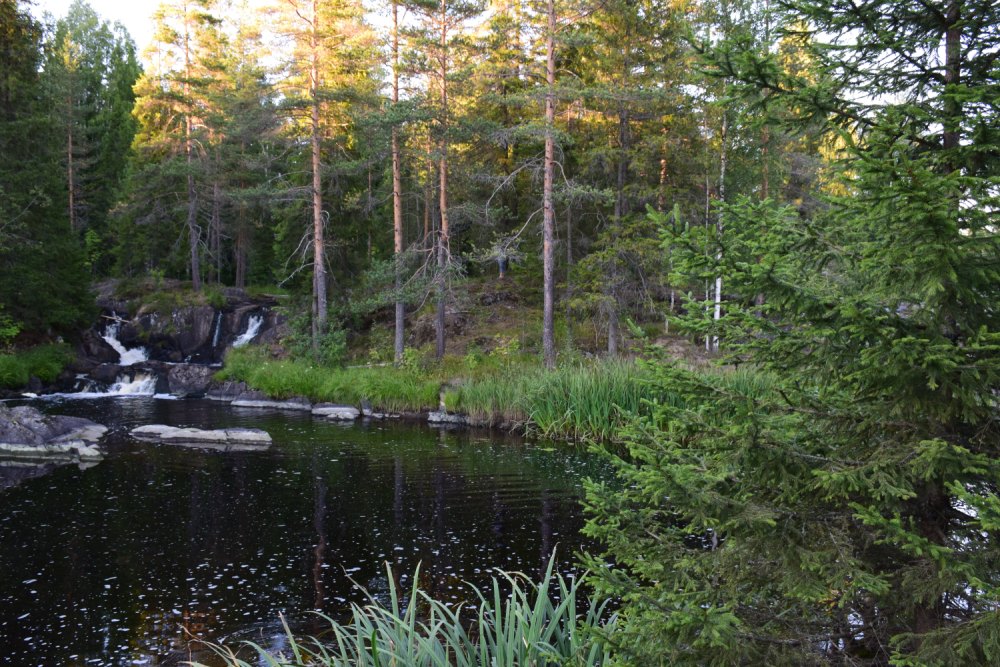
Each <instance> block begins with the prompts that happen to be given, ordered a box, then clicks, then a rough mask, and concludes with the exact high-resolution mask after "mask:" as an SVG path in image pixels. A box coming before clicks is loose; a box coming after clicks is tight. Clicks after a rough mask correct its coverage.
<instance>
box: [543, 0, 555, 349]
mask: <svg viewBox="0 0 1000 667" xmlns="http://www.w3.org/2000/svg"><path fill="white" fill-rule="evenodd" d="M547 14H548V31H547V33H546V36H545V56H546V57H545V84H546V92H545V169H544V176H543V185H542V293H543V299H542V301H543V306H542V357H543V360H544V362H545V367H546V368H555V365H556V344H555V294H556V288H555V244H554V240H553V237H554V229H555V208H554V206H553V202H552V190H553V186H554V181H555V136H554V133H555V120H556V99H555V86H556V5H555V0H548V6H547Z"/></svg>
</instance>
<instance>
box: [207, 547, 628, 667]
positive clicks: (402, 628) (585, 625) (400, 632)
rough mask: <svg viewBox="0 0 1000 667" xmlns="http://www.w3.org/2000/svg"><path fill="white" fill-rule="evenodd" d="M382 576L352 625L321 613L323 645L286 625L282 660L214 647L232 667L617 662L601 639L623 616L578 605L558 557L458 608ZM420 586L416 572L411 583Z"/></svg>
mask: <svg viewBox="0 0 1000 667" xmlns="http://www.w3.org/2000/svg"><path fill="white" fill-rule="evenodd" d="M386 574H387V581H388V583H389V590H388V600H385V599H384V598H382V597H376V596H375V595H373V594H372V593H369V592H367V591H365V595H366V597H367V604H365V605H364V606H361V605H358V604H353V605H351V611H350V619H349V620H347V621H346V622H339V621H337V620H334V619H332V618H330V617H329V616H326V615H325V614H319V616H320V617H321V618H323V619H324V620H325V621H327V622H328V623H329V626H330V628H329V631H328V632H326V633H324V637H323V641H320V639H319V638H316V637H310V638H306V639H297V638H296V637H295V636H294V635H293V633H292V631H291V630H290V629H289V627H288V625H287V623H285V622H284V620H282V623H283V626H284V629H285V641H286V642H287V649H286V651H284V652H282V653H281V654H279V655H275V654H274V653H273V652H272V651H271V650H268V648H266V647H264V646H261V645H259V644H255V643H253V642H247V643H245V644H243V645H242V649H243V650H242V651H239V650H237V649H234V647H232V646H218V645H213V644H210V645H209V647H210V648H211V650H212V651H213V652H215V653H216V654H217V655H218V656H219V657H221V658H222V659H223V660H224V661H225V664H226V665H227V666H228V667H250V666H251V665H273V666H275V667H279V666H291V665H316V666H318V667H333V666H335V665H336V666H340V665H351V667H385V666H388V665H399V666H403V665H405V666H407V667H419V666H423V665H427V666H431V665H449V666H453V667H478V666H481V665H494V666H495V667H517V666H521V665H556V664H559V665H577V666H579V667H599V666H601V665H608V664H611V654H610V649H609V647H608V646H607V645H606V643H605V642H604V641H603V639H604V638H605V637H608V636H610V635H611V633H612V632H613V631H614V629H615V626H616V623H617V615H616V614H615V613H613V612H611V611H610V608H609V605H608V603H607V602H601V603H597V604H591V603H589V602H585V601H582V600H581V591H580V589H581V585H582V581H581V579H580V578H576V577H572V576H564V575H562V574H560V573H559V572H556V571H555V558H554V557H552V558H550V559H549V563H548V567H547V569H546V571H545V573H544V574H543V575H542V577H541V578H540V580H539V581H538V582H534V581H532V580H531V579H530V578H529V577H528V576H526V575H524V574H521V573H510V572H503V571H500V572H499V573H498V575H497V576H494V577H493V583H492V585H491V586H490V587H489V588H488V589H486V590H483V589H479V588H477V587H475V586H470V596H469V601H468V602H467V603H466V604H464V605H457V606H452V605H448V604H445V603H443V602H440V601H438V600H435V599H434V598H432V597H430V596H429V595H428V594H427V593H425V592H424V591H422V590H420V588H419V586H418V585H417V584H416V583H414V585H413V587H412V588H411V589H410V591H409V592H408V593H406V592H405V591H403V590H400V588H399V587H398V585H397V584H396V578H395V577H394V575H393V573H392V571H391V569H389V568H388V567H387V568H386ZM419 580H420V570H419V567H418V568H417V572H416V573H415V574H414V576H413V578H412V581H413V582H418V581H419ZM246 652H249V653H250V654H251V655H250V656H247V655H245V653H246ZM193 667H205V666H204V665H202V664H201V663H193Z"/></svg>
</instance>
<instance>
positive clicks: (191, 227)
mask: <svg viewBox="0 0 1000 667" xmlns="http://www.w3.org/2000/svg"><path fill="white" fill-rule="evenodd" d="M190 11H191V10H190V8H189V7H188V5H186V4H185V6H184V99H185V100H187V101H188V103H189V104H190V95H191V84H190V81H191V31H190ZM193 125H194V119H193V118H192V117H191V110H190V109H188V110H187V111H186V112H185V114H184V155H185V159H186V161H187V199H188V207H187V228H188V250H189V251H190V265H191V287H192V288H194V290H195V291H196V292H197V291H200V290H201V261H200V257H199V246H200V245H201V229H200V228H199V227H198V191H197V190H196V189H195V185H194V139H193V137H192V136H191V135H192V131H193Z"/></svg>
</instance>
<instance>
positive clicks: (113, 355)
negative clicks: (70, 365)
mask: <svg viewBox="0 0 1000 667" xmlns="http://www.w3.org/2000/svg"><path fill="white" fill-rule="evenodd" d="M78 351H79V356H80V357H81V358H83V359H90V360H92V361H94V362H96V363H98V364H117V363H118V360H119V355H118V352H117V351H116V350H115V348H113V347H111V345H109V344H108V341H106V340H104V338H103V337H101V335H100V334H99V333H97V331H95V330H94V329H87V330H86V331H84V332H83V335H82V336H80V345H79V350H78Z"/></svg>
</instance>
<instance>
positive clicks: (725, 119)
mask: <svg viewBox="0 0 1000 667" xmlns="http://www.w3.org/2000/svg"><path fill="white" fill-rule="evenodd" d="M728 134H729V115H728V114H727V113H726V112H725V111H723V112H722V135H721V137H720V139H721V140H722V146H721V148H720V149H719V150H720V156H719V203H720V204H725V203H726V166H727V162H728V159H729V150H728ZM724 225H725V220H724V219H723V215H722V209H719V215H718V216H716V219H715V233H716V240H717V241H718V242H719V243H720V244H721V243H722V232H723V229H724ZM715 259H716V260H722V247H721V245H720V247H719V250H718V251H717V252H716V254H715ZM712 317H713V319H714V320H715V321H716V323H718V321H719V320H721V319H722V274H721V273H720V274H719V275H717V276H716V277H715V312H714V313H713V316H712ZM711 349H712V352H718V350H719V337H718V336H716V335H713V336H712V346H711Z"/></svg>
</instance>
